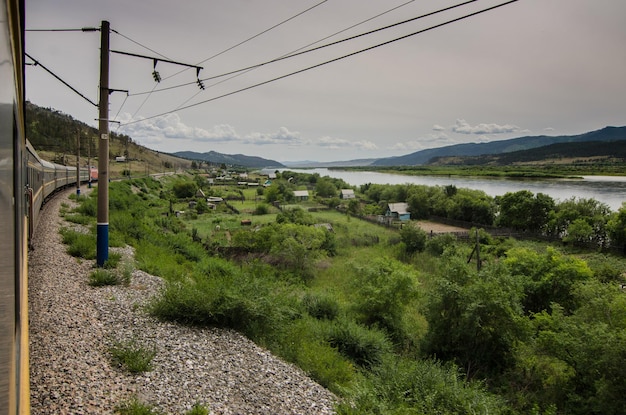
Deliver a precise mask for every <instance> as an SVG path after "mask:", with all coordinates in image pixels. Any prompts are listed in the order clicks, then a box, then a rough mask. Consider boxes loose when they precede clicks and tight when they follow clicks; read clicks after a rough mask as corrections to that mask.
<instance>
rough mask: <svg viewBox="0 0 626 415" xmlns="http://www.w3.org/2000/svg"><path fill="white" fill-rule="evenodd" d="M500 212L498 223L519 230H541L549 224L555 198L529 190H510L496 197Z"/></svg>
mask: <svg viewBox="0 0 626 415" xmlns="http://www.w3.org/2000/svg"><path fill="white" fill-rule="evenodd" d="M496 204H497V205H498V207H499V209H500V212H499V216H498V220H497V225H498V226H502V227H507V228H513V229H515V230H518V231H523V232H525V231H528V232H541V231H542V230H543V229H544V228H545V227H546V225H547V223H548V219H549V217H550V212H551V211H552V210H553V209H554V205H555V204H554V199H552V198H551V197H550V196H548V195H545V194H543V193H537V195H533V193H532V192H531V191H529V190H520V191H518V192H508V193H505V194H504V195H503V196H500V197H497V198H496Z"/></svg>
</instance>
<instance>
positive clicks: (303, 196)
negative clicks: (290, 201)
mask: <svg viewBox="0 0 626 415" xmlns="http://www.w3.org/2000/svg"><path fill="white" fill-rule="evenodd" d="M293 196H294V197H295V198H296V200H297V201H303V200H309V191H308V190H294V191H293Z"/></svg>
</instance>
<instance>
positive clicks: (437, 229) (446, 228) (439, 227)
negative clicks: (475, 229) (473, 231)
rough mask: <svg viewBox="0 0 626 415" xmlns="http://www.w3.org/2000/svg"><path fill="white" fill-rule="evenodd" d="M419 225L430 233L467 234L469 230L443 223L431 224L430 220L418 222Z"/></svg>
mask: <svg viewBox="0 0 626 415" xmlns="http://www.w3.org/2000/svg"><path fill="white" fill-rule="evenodd" d="M417 225H418V226H419V227H420V228H422V229H423V230H425V231H426V232H428V233H430V232H433V233H443V232H467V231H468V229H465V228H459V227H458V226H452V225H444V224H443V223H437V222H431V221H428V220H420V221H417Z"/></svg>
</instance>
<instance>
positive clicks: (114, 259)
mask: <svg viewBox="0 0 626 415" xmlns="http://www.w3.org/2000/svg"><path fill="white" fill-rule="evenodd" d="M121 260H122V255H121V254H119V253H117V252H111V253H110V254H109V258H108V259H107V260H106V261H104V264H103V267H104V268H106V269H114V268H117V266H118V265H119V263H120V261H121Z"/></svg>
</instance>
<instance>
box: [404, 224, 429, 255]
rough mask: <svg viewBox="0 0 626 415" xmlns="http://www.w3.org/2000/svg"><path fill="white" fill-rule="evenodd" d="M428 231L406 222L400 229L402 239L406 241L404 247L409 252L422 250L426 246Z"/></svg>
mask: <svg viewBox="0 0 626 415" xmlns="http://www.w3.org/2000/svg"><path fill="white" fill-rule="evenodd" d="M427 238H428V235H427V234H426V232H425V231H424V230H423V229H422V228H420V227H418V226H415V225H412V224H410V223H409V224H406V225H404V226H403V227H402V230H401V231H400V239H401V240H402V242H403V243H404V249H405V250H406V252H407V253H409V254H412V253H414V252H422V251H423V250H424V248H425V247H426V239H427Z"/></svg>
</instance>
